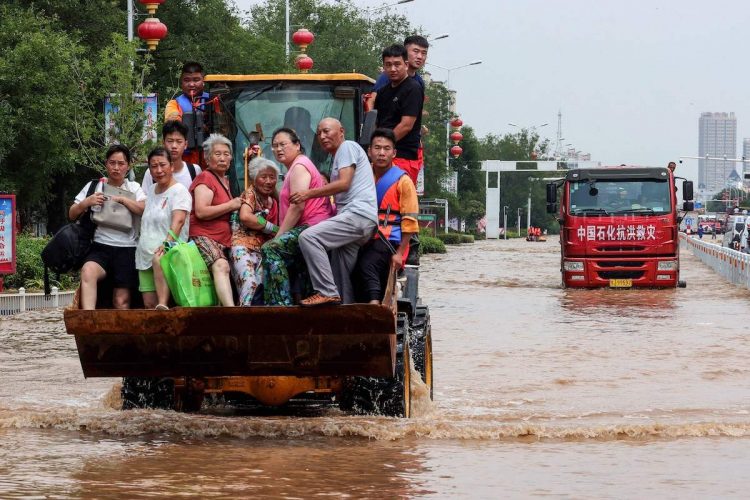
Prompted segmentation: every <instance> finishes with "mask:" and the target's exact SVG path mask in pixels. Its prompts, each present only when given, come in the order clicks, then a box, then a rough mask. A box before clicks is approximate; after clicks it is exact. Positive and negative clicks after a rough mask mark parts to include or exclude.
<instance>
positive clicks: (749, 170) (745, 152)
mask: <svg viewBox="0 0 750 500" xmlns="http://www.w3.org/2000/svg"><path fill="white" fill-rule="evenodd" d="M742 159H743V160H750V138H748V137H745V138H744V139H742ZM740 171H741V172H742V173H743V174H744V176H745V179H744V181H745V185H746V186H748V187H750V179H748V178H747V176H748V174H750V163H745V162H744V161H743V162H742V167H740Z"/></svg>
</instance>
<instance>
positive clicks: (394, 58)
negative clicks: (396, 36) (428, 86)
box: [375, 44, 424, 184]
mask: <svg viewBox="0 0 750 500" xmlns="http://www.w3.org/2000/svg"><path fill="white" fill-rule="evenodd" d="M407 58H408V54H407V52H406V48H405V47H404V46H403V45H398V44H397V45H391V46H390V47H387V48H386V49H385V50H383V70H384V72H385V74H386V75H388V80H389V81H390V84H389V85H386V86H385V87H383V88H381V89H380V90H379V91H378V95H377V97H376V98H375V109H377V110H378V119H377V126H378V128H387V129H391V130H393V133H394V135H395V136H396V158H395V159H394V160H393V164H394V165H395V166H397V167H399V168H401V169H402V170H404V171H405V172H406V173H407V174H409V177H411V179H412V181H413V182H414V183H415V184H416V182H417V175H418V174H419V169H420V167H421V165H420V161H419V159H418V154H417V151H418V150H419V139H420V131H421V128H422V105H423V103H424V90H423V89H422V86H421V85H420V84H419V83H418V82H417V81H416V80H415V79H414V78H410V77H409V73H408V69H409V66H408V64H407Z"/></svg>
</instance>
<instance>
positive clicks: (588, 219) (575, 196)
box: [547, 167, 692, 288]
mask: <svg viewBox="0 0 750 500" xmlns="http://www.w3.org/2000/svg"><path fill="white" fill-rule="evenodd" d="M674 182H675V181H674V177H673V174H672V172H670V171H669V169H667V168H655V167H653V168H652V167H604V168H592V169H574V170H570V171H569V172H568V173H567V175H566V176H565V178H564V179H562V180H560V181H558V182H555V183H550V184H548V186H547V209H548V211H549V212H551V213H558V214H559V215H558V221H559V223H560V245H561V273H562V281H563V285H564V286H566V287H579V288H596V287H612V288H630V287H662V288H667V287H675V286H677V285H678V283H679V237H678V229H679V222H680V217H679V216H678V207H677V197H676V188H675V185H674ZM558 190H561V195H562V200H561V203H560V204H559V208H558V206H557V205H558V204H557V192H558ZM683 193H684V195H685V198H686V200H687V199H689V198H692V182H690V181H685V183H684V184H683ZM683 209H687V210H692V204H691V203H686V204H685V205H684V206H683Z"/></svg>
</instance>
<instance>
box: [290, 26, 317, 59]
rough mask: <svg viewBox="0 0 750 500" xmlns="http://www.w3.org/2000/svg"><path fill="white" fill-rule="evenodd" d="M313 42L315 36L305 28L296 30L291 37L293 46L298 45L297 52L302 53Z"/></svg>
mask: <svg viewBox="0 0 750 500" xmlns="http://www.w3.org/2000/svg"><path fill="white" fill-rule="evenodd" d="M313 40H315V35H313V34H312V33H311V32H310V31H308V30H306V29H305V28H300V29H298V30H297V31H295V32H294V34H293V35H292V42H294V44H295V45H299V50H301V51H302V53H304V52H305V50H307V46H308V45H310V44H311V43H313Z"/></svg>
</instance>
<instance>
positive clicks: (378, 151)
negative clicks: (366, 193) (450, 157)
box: [352, 128, 419, 304]
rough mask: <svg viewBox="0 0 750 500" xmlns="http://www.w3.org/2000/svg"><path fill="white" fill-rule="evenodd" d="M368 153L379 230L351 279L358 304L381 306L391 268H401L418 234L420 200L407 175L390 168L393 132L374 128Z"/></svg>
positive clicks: (394, 144) (392, 167) (365, 249)
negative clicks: (410, 243) (373, 183)
mask: <svg viewBox="0 0 750 500" xmlns="http://www.w3.org/2000/svg"><path fill="white" fill-rule="evenodd" d="M368 153H369V155H370V161H371V162H372V170H373V173H374V174H375V189H376V191H377V199H378V231H377V232H376V233H375V235H374V236H373V239H372V240H370V241H369V242H368V243H367V244H365V245H364V246H363V247H362V250H361V251H360V254H359V259H358V261H357V266H356V268H355V270H354V272H353V273H352V277H353V279H354V281H355V294H356V298H357V302H369V303H371V304H380V301H381V300H382V299H383V295H384V294H385V287H386V285H387V284H388V274H389V271H390V269H391V266H395V267H396V268H397V269H400V268H401V267H402V266H403V264H404V262H405V261H406V257H407V255H408V254H409V239H410V238H411V236H412V235H413V234H415V233H417V232H419V224H418V223H417V215H418V214H419V201H418V200H417V190H416V188H415V187H414V183H413V182H412V180H411V178H410V177H409V175H408V174H407V173H406V172H404V171H403V170H401V169H400V168H398V167H396V166H394V165H393V159H394V158H395V157H396V136H395V134H394V133H393V131H392V130H389V129H384V128H379V129H376V130H375V131H374V132H373V133H372V139H371V140H370V148H369V150H368Z"/></svg>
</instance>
